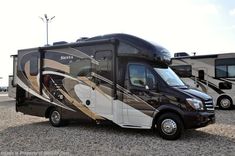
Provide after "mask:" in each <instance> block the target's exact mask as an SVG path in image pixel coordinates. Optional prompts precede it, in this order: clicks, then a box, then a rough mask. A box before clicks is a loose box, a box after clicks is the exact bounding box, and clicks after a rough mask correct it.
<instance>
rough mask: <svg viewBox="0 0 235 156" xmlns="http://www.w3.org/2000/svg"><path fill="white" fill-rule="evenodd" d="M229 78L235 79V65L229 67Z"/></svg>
mask: <svg viewBox="0 0 235 156" xmlns="http://www.w3.org/2000/svg"><path fill="white" fill-rule="evenodd" d="M228 77H235V65H229V66H228Z"/></svg>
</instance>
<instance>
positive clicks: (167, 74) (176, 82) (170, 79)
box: [154, 67, 185, 87]
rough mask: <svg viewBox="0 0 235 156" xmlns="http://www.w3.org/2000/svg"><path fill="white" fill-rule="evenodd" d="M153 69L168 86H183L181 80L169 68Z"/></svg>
mask: <svg viewBox="0 0 235 156" xmlns="http://www.w3.org/2000/svg"><path fill="white" fill-rule="evenodd" d="M154 70H155V71H156V72H157V73H158V74H159V75H160V76H161V77H162V79H163V80H164V81H165V82H166V83H167V84H168V85H169V86H172V87H175V86H185V84H184V83H183V81H182V80H181V79H180V78H179V77H178V76H177V75H176V74H175V73H174V72H173V71H172V70H171V68H169V67H168V68H154Z"/></svg>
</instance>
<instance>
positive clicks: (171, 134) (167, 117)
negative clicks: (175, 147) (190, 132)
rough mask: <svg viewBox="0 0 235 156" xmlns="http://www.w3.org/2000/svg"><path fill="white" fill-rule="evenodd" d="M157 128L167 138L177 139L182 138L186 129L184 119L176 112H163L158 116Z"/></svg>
mask: <svg viewBox="0 0 235 156" xmlns="http://www.w3.org/2000/svg"><path fill="white" fill-rule="evenodd" d="M155 128H157V130H158V133H159V135H160V136H161V137H162V138H163V139H167V140H176V139H178V138H180V136H181V134H182V133H183V130H184V126H183V122H182V120H181V119H180V117H179V116H178V115H177V114H174V113H165V114H162V115H161V116H160V117H159V118H158V120H157V122H156V124H155Z"/></svg>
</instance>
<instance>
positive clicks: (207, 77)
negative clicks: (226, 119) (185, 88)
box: [171, 53, 235, 109]
mask: <svg viewBox="0 0 235 156" xmlns="http://www.w3.org/2000/svg"><path fill="white" fill-rule="evenodd" d="M171 68H172V69H173V70H174V71H175V72H176V73H177V74H178V76H180V77H181V78H182V80H183V81H184V82H185V83H186V84H187V85H189V86H190V87H193V88H197V89H198V90H201V91H203V92H205V93H207V94H209V95H211V96H212V97H213V100H214V103H215V104H217V106H219V107H220V108H221V109H231V108H232V107H233V106H234V105H235V53H224V54H213V55H201V56H185V55H184V56H179V55H175V57H174V58H172V65H171Z"/></svg>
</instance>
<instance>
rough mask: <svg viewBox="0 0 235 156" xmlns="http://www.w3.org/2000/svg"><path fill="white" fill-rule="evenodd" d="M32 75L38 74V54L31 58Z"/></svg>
mask: <svg viewBox="0 0 235 156" xmlns="http://www.w3.org/2000/svg"><path fill="white" fill-rule="evenodd" d="M29 66H30V75H31V76H36V75H37V74H38V56H37V55H33V56H32V57H31V58H30V65H29Z"/></svg>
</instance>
